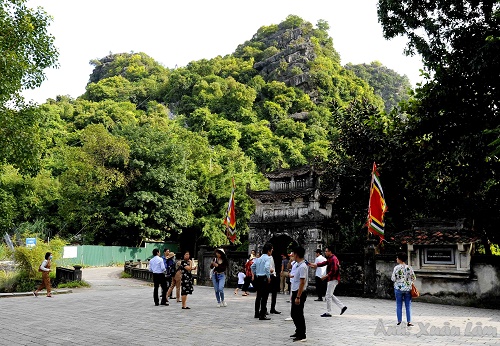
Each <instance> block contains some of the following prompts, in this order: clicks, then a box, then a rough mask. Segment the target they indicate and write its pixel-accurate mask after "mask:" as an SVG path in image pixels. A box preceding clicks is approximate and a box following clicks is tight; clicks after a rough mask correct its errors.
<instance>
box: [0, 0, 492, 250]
mask: <svg viewBox="0 0 500 346" xmlns="http://www.w3.org/2000/svg"><path fill="white" fill-rule="evenodd" d="M431 3H433V2H431ZM431 3H429V2H427V3H425V4H419V3H418V2H412V1H403V2H401V3H398V4H396V3H394V2H391V1H380V2H379V17H380V20H381V23H382V25H383V27H384V30H385V31H384V33H385V35H386V37H393V36H397V35H407V36H408V38H409V42H410V44H409V50H408V51H409V52H411V51H412V49H414V50H415V51H418V52H419V53H421V54H422V56H424V61H425V63H426V68H427V70H426V72H427V73H428V79H427V81H426V83H425V84H423V85H421V86H420V87H419V88H418V89H417V90H415V91H411V90H409V93H407V89H408V88H409V83H408V79H407V78H406V77H405V76H400V75H398V74H397V73H395V72H394V71H393V70H391V69H389V68H387V67H385V66H383V65H381V64H380V63H378V62H372V63H371V64H360V65H353V64H347V65H346V66H345V67H344V66H342V65H341V64H340V55H339V53H338V52H337V51H336V50H335V49H334V47H333V43H332V39H331V38H330V37H329V35H328V33H327V30H328V28H329V26H328V23H327V22H325V21H318V23H317V25H316V26H314V25H312V24H311V23H309V22H307V21H305V20H303V19H302V18H300V17H298V16H294V15H291V16H289V17H287V18H286V19H285V20H284V21H283V22H281V23H279V24H271V25H268V26H262V27H261V28H259V29H258V30H257V32H256V34H255V35H254V36H253V37H252V38H251V39H249V40H248V41H246V42H244V43H242V44H241V45H239V46H238V47H236V49H235V52H234V53H233V54H228V55H226V56H217V57H215V58H212V59H202V60H198V61H192V62H190V63H189V64H187V65H186V66H184V67H180V68H175V69H167V68H164V67H163V66H161V65H160V64H159V63H157V62H156V61H155V60H154V59H153V58H151V57H149V56H148V55H147V54H146V53H143V52H139V53H120V54H110V55H108V56H106V57H104V58H102V59H97V60H93V61H92V62H91V64H92V65H93V66H94V71H93V72H92V74H91V76H90V80H89V83H88V84H87V86H86V91H85V93H84V94H83V95H81V96H80V97H78V98H76V99H72V98H69V97H62V96H58V97H56V98H55V99H51V100H48V101H47V102H46V103H45V104H43V105H41V106H40V107H34V108H27V109H26V110H25V113H21V112H20V113H19V114H18V113H17V111H12V112H13V113H12V114H11V115H10V118H6V117H4V119H6V120H3V121H4V124H5V126H4V127H2V128H1V130H0V131H11V132H9V135H7V136H5V137H0V141H4V142H3V143H5V147H6V148H9V149H8V150H5V151H2V155H3V157H2V160H3V161H2V166H1V171H0V210H1V211H2V215H0V226H1V227H4V228H10V227H13V226H15V225H18V224H20V223H23V222H35V220H36V222H38V223H43V224H44V226H45V227H46V228H47V229H51V230H53V234H55V233H57V234H59V235H61V236H64V237H65V238H68V239H70V240H71V241H78V242H83V243H92V244H108V245H138V244H140V243H141V242H143V241H144V240H167V239H168V240H174V241H175V240H180V239H188V240H189V241H190V242H197V243H198V244H201V243H205V244H209V245H214V246H215V245H222V244H226V243H227V238H226V236H225V230H224V226H223V224H222V220H223V216H224V212H225V208H226V206H227V200H228V197H229V193H230V191H231V180H232V178H233V177H234V179H235V181H236V194H235V200H236V213H237V214H236V216H237V230H238V237H239V238H238V242H244V241H245V239H246V233H247V232H248V220H249V219H250V216H251V214H252V213H253V210H254V205H253V201H252V200H251V199H250V198H249V197H248V195H247V194H246V191H247V189H248V188H250V189H252V190H263V189H267V188H268V182H267V181H266V179H265V178H264V175H263V173H265V172H269V171H272V170H276V169H279V168H293V167H299V166H302V165H306V164H314V165H317V166H321V167H322V168H323V169H324V170H325V176H324V177H323V184H324V188H325V189H329V188H335V187H336V186H340V188H341V193H340V195H339V197H338V199H337V200H336V201H335V206H334V209H335V210H336V213H335V218H334V227H335V229H337V230H339V231H340V233H341V242H342V243H343V244H344V247H345V249H355V248H356V247H359V244H361V242H360V241H359V240H360V239H361V238H362V237H363V236H364V234H365V233H364V232H363V231H361V227H362V225H363V223H364V222H365V218H366V205H365V203H366V201H367V196H368V193H369V192H368V188H369V186H368V185H369V175H370V168H371V165H372V163H373V161H376V162H377V164H378V166H379V169H380V172H381V174H382V175H383V184H384V189H385V191H386V198H387V201H388V204H389V206H390V213H389V214H388V218H387V232H388V234H390V233H391V232H396V231H398V230H402V229H404V228H405V227H407V226H408V222H409V220H411V219H412V218H414V217H428V216H439V217H450V218H457V217H463V216H465V217H471V218H473V219H474V220H479V219H480V220H481V222H477V223H476V225H477V227H481V229H483V230H485V231H487V232H489V233H488V237H489V239H494V235H492V234H493V233H492V232H491V229H492V228H491V227H490V225H492V224H493V221H494V218H493V217H491V215H494V214H495V210H499V208H498V207H499V203H498V196H500V194H499V193H498V192H499V191H498V189H499V183H498V176H497V174H498V164H499V160H498V158H496V157H495V156H494V154H492V152H493V151H494V150H495V148H494V145H493V146H490V144H491V143H492V142H493V143H494V141H495V139H497V138H498V134H497V132H495V131H498V128H499V122H498V106H499V105H498V96H499V95H498V90H497V89H498V88H496V84H495V78H494V77H493V76H492V71H493V72H494V71H498V61H497V60H498V59H493V57H496V55H495V54H496V52H497V49H498V40H497V39H496V38H498V37H499V35H498V33H497V32H496V31H495V30H497V28H498V25H497V26H496V27H495V26H494V25H493V24H495V23H497V22H496V21H497V20H498V19H497V17H498V16H497V14H498V8H497V5H496V3H495V5H494V6H492V8H491V11H490V12H491V15H490V16H489V17H487V16H486V13H490V12H488V9H487V8H485V9H484V11H482V12H481V11H479V10H470V11H465V10H464V11H462V10H460V11H459V10H456V11H455V12H453V11H451V12H450V11H448V10H447V9H442V10H441V9H440V7H439V6H438V5H439V4H437V3H435V4H434V5H432V4H431ZM432 6H434V7H432ZM456 6H458V2H457V4H456ZM457 8H458V7H457ZM467 8H468V7H467ZM410 10H411V11H410ZM412 11H413V12H412ZM435 11H438V12H435ZM439 11H441V12H439ZM424 12H425V13H424ZM462 12H464V14H463V15H462V16H460V15H459V14H460V13H462ZM435 13H439V16H438V15H435ZM481 13H483V14H484V21H483V22H481V20H482V18H483V17H481V16H480V15H479V14H481ZM424 14H425V15H424ZM445 14H446V16H447V17H444V15H445ZM426 17H429V18H428V19H425V18H426ZM486 17H487V18H486ZM436 18H441V19H440V20H442V22H443V23H444V24H446V25H444V24H443V30H441V31H435V30H434V29H433V28H434V26H435V25H437V24H433V25H434V26H433V25H431V24H432V22H433V21H434V20H436ZM469 19H471V20H472V19H474V20H473V21H472V22H471V23H468V20H469ZM454 21H455V22H456V23H455V24H453V23H454ZM462 21H463V22H462ZM415 23H420V25H416V24H415ZM436 23H438V22H436ZM480 23H482V24H480ZM431 29H432V30H431ZM459 29H460V30H459ZM421 30H430V31H429V34H428V35H431V36H432V35H436V38H433V39H431V40H429V41H426V42H422V39H423V38H424V36H422V37H420V36H418V35H420V33H421ZM433 30H434V31H433ZM417 34H418V35H417ZM438 34H439V35H443V36H442V37H441V36H438ZM416 35H417V36H416ZM431 36H425V37H431ZM460 42H461V43H460ZM443 47H444V48H443ZM442 49H445V50H442ZM464 51H466V52H467V54H465V55H464V54H462V53H463V52H464ZM439 59H440V60H439ZM496 76H498V74H497V75H496ZM483 81H484V83H483ZM30 112H32V113H33V114H36V116H32V115H31V113H30ZM3 114H7V113H5V112H4V113H2V115H3ZM10 128H14V129H18V131H19V136H20V137H19V138H16V137H13V135H10V133H15V132H14V130H9V129H10ZM21 134H22V136H21ZM23 136H25V137H23ZM495 136H496V137H495ZM23 138H24V139H23ZM28 138H31V140H30V141H28ZM23 140H26V143H25V144H22V145H19V143H24V142H23ZM3 143H2V144H3ZM23 155H25V156H26V157H25V158H23ZM22 160H25V161H22ZM17 162H20V163H19V164H18V163H17ZM21 163H23V165H21ZM26 166H30V167H36V170H32V172H33V173H32V176H27V175H26V172H27V170H23V169H21V167H26ZM42 186H45V187H46V190H44V189H43V188H41V187H42ZM495 208H496V209H495Z"/></svg>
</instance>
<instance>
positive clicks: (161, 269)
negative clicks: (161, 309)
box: [149, 249, 168, 306]
mask: <svg viewBox="0 0 500 346" xmlns="http://www.w3.org/2000/svg"><path fill="white" fill-rule="evenodd" d="M149 271H150V272H152V273H153V283H154V287H155V288H154V290H153V299H154V301H155V305H156V306H158V305H160V304H161V305H168V303H167V281H166V279H165V264H164V262H163V258H161V257H160V250H158V249H154V250H153V258H151V260H150V261H149ZM159 286H161V303H160V302H159V299H158V287H159Z"/></svg>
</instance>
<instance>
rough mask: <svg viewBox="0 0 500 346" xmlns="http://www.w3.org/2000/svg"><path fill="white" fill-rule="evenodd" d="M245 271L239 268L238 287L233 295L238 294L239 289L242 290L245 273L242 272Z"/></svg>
mask: <svg viewBox="0 0 500 346" xmlns="http://www.w3.org/2000/svg"><path fill="white" fill-rule="evenodd" d="M244 270H245V269H243V268H240V271H239V272H238V287H236V289H235V290H234V294H238V290H239V289H240V288H243V284H244V283H245V276H246V275H245V273H244V272H243V271H244Z"/></svg>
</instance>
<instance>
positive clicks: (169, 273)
mask: <svg viewBox="0 0 500 346" xmlns="http://www.w3.org/2000/svg"><path fill="white" fill-rule="evenodd" d="M162 258H163V264H164V265H165V283H166V287H167V290H168V288H169V287H170V286H171V284H172V277H173V276H174V275H175V261H174V253H173V252H170V249H163V256H162ZM170 293H172V291H170ZM168 298H173V297H172V296H170V297H168V296H167V302H168Z"/></svg>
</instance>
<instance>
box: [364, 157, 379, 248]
mask: <svg viewBox="0 0 500 346" xmlns="http://www.w3.org/2000/svg"><path fill="white" fill-rule="evenodd" d="M376 168H377V166H376V164H375V161H373V167H372V175H371V182H370V196H369V197H368V213H367V218H366V239H367V240H368V239H370V227H369V226H368V225H369V223H370V206H371V200H372V193H373V179H374V175H375V170H376Z"/></svg>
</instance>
